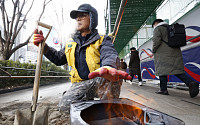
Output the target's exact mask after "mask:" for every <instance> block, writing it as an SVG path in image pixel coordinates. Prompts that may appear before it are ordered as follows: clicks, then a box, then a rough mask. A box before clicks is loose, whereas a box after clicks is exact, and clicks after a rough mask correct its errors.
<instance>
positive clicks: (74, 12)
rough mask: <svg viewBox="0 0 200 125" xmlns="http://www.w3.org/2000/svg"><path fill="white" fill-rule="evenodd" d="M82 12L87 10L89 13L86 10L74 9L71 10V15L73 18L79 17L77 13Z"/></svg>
mask: <svg viewBox="0 0 200 125" xmlns="http://www.w3.org/2000/svg"><path fill="white" fill-rule="evenodd" d="M80 12H82V13H84V12H86V13H87V12H88V11H85V10H72V11H71V12H70V17H71V18H72V19H76V18H77V14H78V13H80Z"/></svg>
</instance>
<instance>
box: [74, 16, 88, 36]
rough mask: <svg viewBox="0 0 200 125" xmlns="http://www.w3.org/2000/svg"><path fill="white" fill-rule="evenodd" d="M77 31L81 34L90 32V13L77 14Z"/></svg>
mask: <svg viewBox="0 0 200 125" xmlns="http://www.w3.org/2000/svg"><path fill="white" fill-rule="evenodd" d="M76 21H77V30H78V31H80V32H84V31H88V30H89V26H90V16H89V14H88V13H84V12H80V13H78V14H77V18H76Z"/></svg>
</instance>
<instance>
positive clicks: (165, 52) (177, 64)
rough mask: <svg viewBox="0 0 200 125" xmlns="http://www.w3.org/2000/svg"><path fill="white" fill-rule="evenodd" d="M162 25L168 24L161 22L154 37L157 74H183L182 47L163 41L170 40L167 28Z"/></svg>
mask: <svg viewBox="0 0 200 125" xmlns="http://www.w3.org/2000/svg"><path fill="white" fill-rule="evenodd" d="M162 25H168V24H167V23H165V22H161V23H159V24H158V25H157V26H156V27H155V29H154V33H153V38H152V41H153V48H152V51H153V54H154V64H155V74H156V75H157V76H163V75H176V74H183V73H185V71H184V64H183V59H182V53H181V49H180V48H171V47H169V46H168V45H167V44H166V43H164V42H163V41H162V39H163V40H164V41H167V42H168V38H167V28H166V27H164V26H162Z"/></svg>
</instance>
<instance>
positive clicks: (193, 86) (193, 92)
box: [189, 82, 199, 98]
mask: <svg viewBox="0 0 200 125" xmlns="http://www.w3.org/2000/svg"><path fill="white" fill-rule="evenodd" d="M189 93H190V97H191V98H193V97H196V96H197V95H198V94H199V83H197V82H191V83H190V84H189Z"/></svg>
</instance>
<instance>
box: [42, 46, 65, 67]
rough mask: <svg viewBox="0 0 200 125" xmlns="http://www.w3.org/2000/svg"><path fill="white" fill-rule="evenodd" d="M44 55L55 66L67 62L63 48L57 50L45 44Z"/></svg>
mask: <svg viewBox="0 0 200 125" xmlns="http://www.w3.org/2000/svg"><path fill="white" fill-rule="evenodd" d="M44 55H45V56H46V57H47V58H48V59H49V60H50V61H51V62H52V63H54V64H55V65H57V66H61V65H64V64H66V63H67V59H66V56H65V48H62V49H61V50H60V51H57V50H56V49H54V48H52V47H49V46H48V45H45V51H44Z"/></svg>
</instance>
